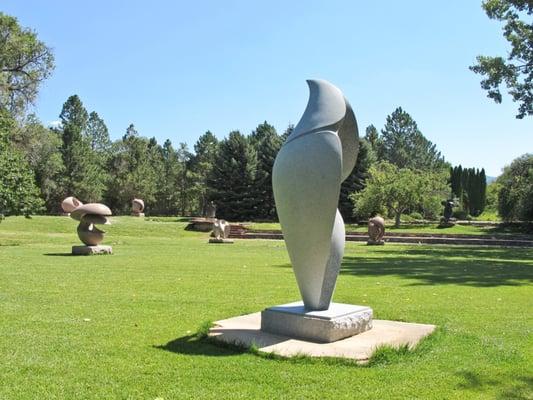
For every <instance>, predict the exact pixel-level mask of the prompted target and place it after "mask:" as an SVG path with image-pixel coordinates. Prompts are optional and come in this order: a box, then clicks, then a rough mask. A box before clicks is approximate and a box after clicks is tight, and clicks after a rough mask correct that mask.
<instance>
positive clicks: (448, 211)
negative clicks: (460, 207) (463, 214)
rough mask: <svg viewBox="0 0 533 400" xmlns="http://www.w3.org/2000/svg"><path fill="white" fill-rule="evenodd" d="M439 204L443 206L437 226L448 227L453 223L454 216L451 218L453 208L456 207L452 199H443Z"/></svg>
mask: <svg viewBox="0 0 533 400" xmlns="http://www.w3.org/2000/svg"><path fill="white" fill-rule="evenodd" d="M440 204H442V205H443V206H444V212H443V217H442V218H441V220H440V224H439V227H441V228H448V227H451V226H454V225H455V218H452V215H453V208H454V207H456V204H455V202H454V201H453V200H452V199H448V200H443V201H442V202H441V203H440Z"/></svg>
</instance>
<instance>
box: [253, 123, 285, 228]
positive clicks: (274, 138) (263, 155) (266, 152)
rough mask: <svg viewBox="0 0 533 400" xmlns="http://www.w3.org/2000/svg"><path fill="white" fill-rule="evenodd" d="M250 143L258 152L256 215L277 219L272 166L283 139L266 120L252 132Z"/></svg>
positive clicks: (254, 188)
mask: <svg viewBox="0 0 533 400" xmlns="http://www.w3.org/2000/svg"><path fill="white" fill-rule="evenodd" d="M250 143H251V144H252V146H253V147H254V148H255V151H256V153H257V170H256V175H255V181H254V187H253V193H252V195H253V197H254V198H255V200H256V203H257V204H256V206H255V207H256V209H257V214H256V215H255V216H254V217H255V219H260V220H275V219H277V214H276V204H275V202H274V192H273V190H272V168H273V167H274V160H275V159H276V155H277V154H278V152H279V149H280V148H281V145H282V140H281V137H280V136H279V135H278V133H277V132H276V129H275V128H274V127H273V126H272V125H270V124H268V122H266V121H265V122H264V123H262V124H260V125H258V126H257V128H256V129H255V130H254V131H253V132H252V134H251V135H250Z"/></svg>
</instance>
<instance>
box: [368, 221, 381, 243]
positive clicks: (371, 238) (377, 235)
mask: <svg viewBox="0 0 533 400" xmlns="http://www.w3.org/2000/svg"><path fill="white" fill-rule="evenodd" d="M383 236H385V220H384V219H383V218H381V217H379V216H378V217H374V218H370V219H369V220H368V242H367V244H370V245H372V244H385V241H384V240H383Z"/></svg>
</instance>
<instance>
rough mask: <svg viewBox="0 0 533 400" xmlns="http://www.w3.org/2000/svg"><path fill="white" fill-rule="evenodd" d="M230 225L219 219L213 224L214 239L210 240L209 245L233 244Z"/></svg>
mask: <svg viewBox="0 0 533 400" xmlns="http://www.w3.org/2000/svg"><path fill="white" fill-rule="evenodd" d="M230 229H231V228H230V224H229V223H228V222H227V221H225V220H223V219H217V220H215V222H214V223H213V236H214V237H213V238H211V239H209V243H233V240H231V239H229V234H230Z"/></svg>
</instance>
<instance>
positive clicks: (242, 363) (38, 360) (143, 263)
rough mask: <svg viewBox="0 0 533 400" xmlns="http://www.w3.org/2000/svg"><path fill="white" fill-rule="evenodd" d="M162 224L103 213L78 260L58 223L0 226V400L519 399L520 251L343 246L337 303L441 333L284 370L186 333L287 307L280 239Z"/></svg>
mask: <svg viewBox="0 0 533 400" xmlns="http://www.w3.org/2000/svg"><path fill="white" fill-rule="evenodd" d="M162 221H167V222H162ZM170 221H171V220H168V219H167V220H161V221H144V220H143V219H139V218H133V217H117V218H113V222H114V225H112V226H110V227H109V228H108V229H107V230H108V234H107V236H106V241H105V244H111V245H113V248H114V251H115V254H114V255H112V256H92V257H72V256H70V255H69V253H70V246H71V245H72V244H77V243H78V240H77V237H76V233H75V232H76V222H75V221H73V220H71V219H69V218H66V217H34V218H33V219H24V218H22V217H21V218H18V217H17V218H7V219H6V220H4V221H3V222H2V223H0V360H1V362H0V399H19V398H25V399H36V398H39V399H84V398H94V399H111V398H113V399H114V398H119V399H156V398H159V399H167V400H168V399H177V398H179V399H182V398H194V399H199V398H213V399H222V398H242V399H249V398H283V399H286V398H301V399H323V398H335V399H338V398H347V399H357V398H361V399H393V398H394V399H414V398H419V399H469V398H471V399H484V398H487V399H494V398H495V399H532V398H533V250H532V249H518V248H513V249H503V248H489V247H483V248H474V247H445V246H433V247H432V246H423V245H416V246H406V245H391V244H387V245H386V246H382V247H375V246H374V247H367V246H365V245H363V244H359V243H353V242H352V243H348V244H347V248H346V254H345V259H344V264H343V268H342V272H341V274H340V277H339V280H338V284H337V290H336V293H335V300H336V301H339V302H347V303H355V304H368V305H371V306H372V307H373V308H374V312H375V315H376V317H377V318H382V319H393V320H402V321H412V322H421V323H432V324H436V325H438V326H439V330H438V332H437V333H436V334H435V335H434V336H432V337H431V338H429V339H428V340H426V341H425V342H423V344H422V345H421V347H420V349H419V350H418V351H415V352H414V353H409V354H403V355H394V354H393V355H391V356H389V357H386V356H385V357H383V358H382V359H381V360H380V361H378V362H375V363H373V364H372V365H370V366H355V365H349V364H346V363H338V362H332V361H324V360H319V361H309V360H296V361H294V360H292V361H290V360H279V359H267V358H264V357H260V356H257V355H254V354H250V353H243V352H238V351H235V350H230V349H223V348H219V347H216V346H214V345H212V344H210V343H207V342H205V341H197V340H195V339H194V337H193V334H194V333H195V332H196V331H197V329H198V327H199V326H200V325H201V324H202V323H204V322H206V321H215V320H217V319H223V318H227V317H231V316H235V315H239V314H244V313H249V312H254V311H258V310H261V309H262V308H264V307H266V306H270V305H275V304H280V303H285V302H289V301H293V300H297V299H298V298H299V295H298V291H297V288H296V283H295V280H294V277H293V274H292V270H291V268H290V266H289V263H288V257H287V253H286V251H285V247H284V244H283V242H282V241H272V240H269V241H266V240H265V241H259V240H240V241H237V242H236V243H235V244H233V245H209V244H207V234H200V233H194V232H186V231H184V227H185V223H184V222H170Z"/></svg>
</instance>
